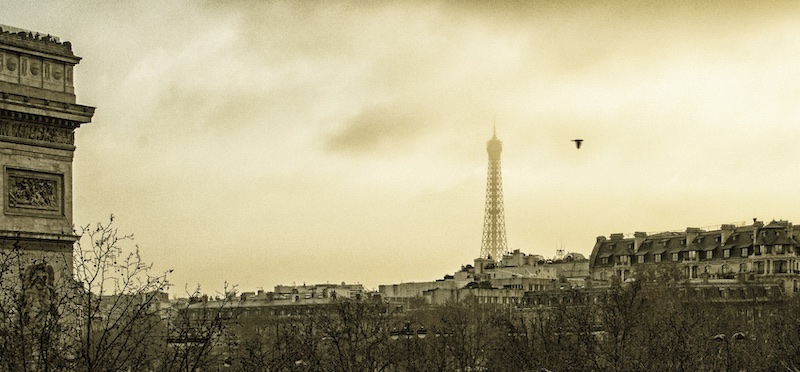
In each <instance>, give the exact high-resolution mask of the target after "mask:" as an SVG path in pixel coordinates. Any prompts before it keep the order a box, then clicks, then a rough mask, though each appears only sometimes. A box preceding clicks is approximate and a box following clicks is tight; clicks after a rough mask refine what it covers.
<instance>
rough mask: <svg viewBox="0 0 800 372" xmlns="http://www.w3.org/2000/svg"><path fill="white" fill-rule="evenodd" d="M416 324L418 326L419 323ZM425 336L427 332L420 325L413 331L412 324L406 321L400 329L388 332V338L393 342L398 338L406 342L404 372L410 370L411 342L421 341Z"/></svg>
mask: <svg viewBox="0 0 800 372" xmlns="http://www.w3.org/2000/svg"><path fill="white" fill-rule="evenodd" d="M416 323H417V324H419V322H416ZM427 335H428V331H427V330H426V329H425V327H424V326H423V325H422V324H419V328H417V329H414V328H413V327H412V322H410V321H408V320H406V321H405V322H404V323H403V328H402V329H400V330H398V329H397V328H392V330H391V331H390V332H389V338H390V339H392V340H394V341H397V340H398V339H400V338H403V339H405V340H406V371H410V370H411V340H413V339H415V338H417V339H420V340H421V339H423V338H425V336H427Z"/></svg>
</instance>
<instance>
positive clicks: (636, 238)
mask: <svg viewBox="0 0 800 372" xmlns="http://www.w3.org/2000/svg"><path fill="white" fill-rule="evenodd" d="M645 239H647V233H646V232H641V231H637V232H635V233H633V253H638V252H639V247H641V246H642V243H644V240H645Z"/></svg>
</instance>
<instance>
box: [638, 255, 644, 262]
mask: <svg viewBox="0 0 800 372" xmlns="http://www.w3.org/2000/svg"><path fill="white" fill-rule="evenodd" d="M637 262H638V263H644V255H640V256H639V258H638V261H637Z"/></svg>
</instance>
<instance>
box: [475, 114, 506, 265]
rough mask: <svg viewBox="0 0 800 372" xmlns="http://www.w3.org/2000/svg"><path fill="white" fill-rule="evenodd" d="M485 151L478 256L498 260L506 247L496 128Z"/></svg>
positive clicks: (500, 146) (499, 146) (498, 141)
mask: <svg viewBox="0 0 800 372" xmlns="http://www.w3.org/2000/svg"><path fill="white" fill-rule="evenodd" d="M486 151H487V152H488V153H489V173H488V175H487V177H486V212H485V215H484V217H483V243H482V244H481V255H480V257H481V258H489V259H492V260H495V261H499V260H500V259H501V258H502V257H503V254H504V253H505V252H506V251H507V250H508V247H507V245H506V222H505V215H504V214H503V175H502V173H501V171H500V153H501V152H502V151H503V142H501V141H500V140H499V139H497V129H496V128H495V129H494V130H493V133H492V139H490V140H489V141H488V142H486Z"/></svg>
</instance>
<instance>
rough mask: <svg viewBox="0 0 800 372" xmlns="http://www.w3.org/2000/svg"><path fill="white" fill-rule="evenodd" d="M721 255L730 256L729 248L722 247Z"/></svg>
mask: <svg viewBox="0 0 800 372" xmlns="http://www.w3.org/2000/svg"><path fill="white" fill-rule="evenodd" d="M722 257H724V258H731V250H730V249H723V250H722Z"/></svg>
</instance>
